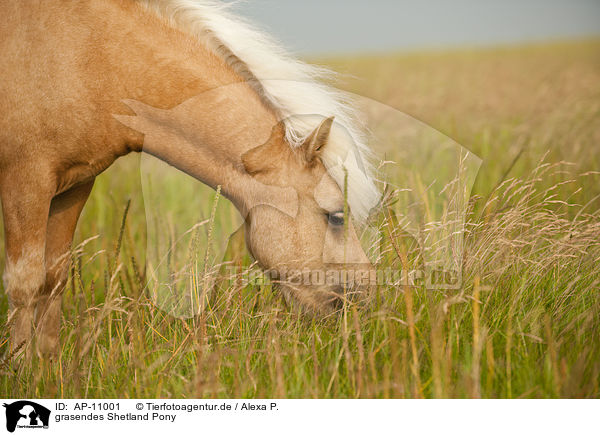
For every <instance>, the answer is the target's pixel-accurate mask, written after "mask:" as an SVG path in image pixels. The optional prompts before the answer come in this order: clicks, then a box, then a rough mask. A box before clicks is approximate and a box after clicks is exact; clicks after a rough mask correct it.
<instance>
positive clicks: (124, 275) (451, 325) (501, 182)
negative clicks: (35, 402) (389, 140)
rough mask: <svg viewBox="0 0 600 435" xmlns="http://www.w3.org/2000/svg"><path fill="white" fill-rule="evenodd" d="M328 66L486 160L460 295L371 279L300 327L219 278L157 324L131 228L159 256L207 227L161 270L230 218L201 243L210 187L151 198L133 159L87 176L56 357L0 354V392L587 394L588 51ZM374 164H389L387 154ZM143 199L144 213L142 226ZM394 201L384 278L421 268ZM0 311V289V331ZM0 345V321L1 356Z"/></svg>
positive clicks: (591, 308) (597, 97) (591, 156)
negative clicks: (333, 309) (372, 292)
mask: <svg viewBox="0 0 600 435" xmlns="http://www.w3.org/2000/svg"><path fill="white" fill-rule="evenodd" d="M328 63H329V64H330V65H332V66H333V67H334V68H336V69H338V70H340V71H343V72H351V73H352V74H353V75H355V76H358V77H361V79H360V80H354V81H352V82H349V83H347V84H346V85H345V87H346V88H347V89H348V90H350V91H353V92H355V93H357V94H360V95H365V96H367V97H370V98H373V99H375V100H379V101H382V102H383V103H386V104H389V105H390V106H393V107H395V108H396V109H398V110H400V111H402V112H405V113H408V114H410V115H411V116H414V117H415V118H417V119H421V120H423V121H425V122H426V123H427V124H429V125H431V126H432V127H434V128H435V129H437V130H439V131H441V132H442V133H444V134H445V135H447V136H449V137H451V138H453V139H454V140H456V141H457V142H458V143H460V144H462V145H464V146H465V147H467V148H468V149H470V150H472V151H473V152H475V153H476V154H478V155H479V156H480V157H481V158H482V159H483V165H482V168H481V170H480V171H479V173H478V175H477V178H476V180H475V184H474V188H473V197H472V198H471V201H470V203H469V210H470V211H469V215H468V217H467V225H466V234H465V250H464V269H463V278H464V283H463V286H462V288H461V289H460V290H426V289H424V288H421V287H416V288H415V287H411V288H407V287H404V286H402V285H387V286H381V287H379V293H378V295H377V296H378V297H377V298H376V302H375V303H374V306H373V307H371V309H363V308H361V307H359V306H354V305H348V306H347V307H346V309H345V310H344V312H343V313H342V315H340V316H337V317H333V318H329V319H325V320H315V319H310V318H306V317H302V316H299V315H297V314H295V313H293V312H290V310H289V309H288V308H287V307H286V305H285V303H284V301H283V300H282V297H281V296H280V295H279V294H278V293H277V292H275V291H273V289H272V288H271V286H270V285H268V284H255V283H250V284H247V283H245V282H244V281H242V280H241V279H240V277H239V276H237V275H236V274H227V273H225V274H221V276H220V278H219V279H218V281H217V287H216V289H215V290H214V291H213V293H212V294H211V295H210V298H209V305H208V306H207V307H206V309H204V310H203V312H202V314H201V315H199V316H197V317H194V318H191V319H179V318H175V317H172V316H170V315H169V314H168V313H166V312H164V311H162V310H161V309H159V308H157V307H156V306H155V305H154V303H153V300H152V298H150V294H149V292H148V291H146V290H145V284H144V283H145V282H146V280H147V279H148V276H147V270H145V269H144V266H143V265H144V264H145V263H146V262H148V264H155V263H153V262H155V261H156V258H157V257H159V255H158V254H156V253H153V252H151V250H150V249H149V250H146V246H147V241H148V237H149V236H148V234H147V232H146V223H147V220H146V219H148V222H149V223H150V227H152V225H159V226H160V225H164V227H161V228H159V229H158V230H157V231H155V232H153V233H152V234H155V235H157V236H156V238H151V239H150V243H148V246H155V245H160V246H163V247H164V246H169V245H170V244H172V243H173V239H174V236H173V235H175V234H181V233H182V232H183V231H184V230H185V229H186V228H190V227H191V226H192V225H193V224H194V223H195V222H199V221H204V220H208V222H207V223H206V224H204V225H203V226H201V227H199V229H198V231H197V232H196V233H189V234H188V235H187V236H186V237H185V238H183V239H182V240H181V244H182V246H185V247H186V248H185V249H181V250H178V251H177V252H178V253H179V254H180V255H182V258H179V259H178V258H172V259H170V261H172V262H173V263H177V262H181V261H185V258H184V257H186V255H187V253H188V252H190V251H189V250H188V247H189V246H190V245H192V246H196V247H195V248H194V249H195V250H197V251H198V252H197V254H196V255H195V258H200V260H203V258H204V256H205V249H206V246H205V244H206V242H207V241H209V240H210V241H212V242H213V243H212V244H211V246H212V249H213V250H214V251H215V252H217V251H219V250H220V249H221V248H222V247H223V241H224V240H225V239H226V237H227V236H228V234H229V232H230V231H233V230H235V229H236V225H237V224H238V222H237V221H236V220H235V218H234V217H233V213H232V211H231V206H230V205H228V204H227V203H226V202H225V201H223V200H220V201H219V202H218V208H217V210H218V211H217V215H216V216H217V218H216V219H215V221H214V228H213V234H212V235H211V236H208V232H209V228H210V227H211V226H213V225H212V224H211V221H210V216H211V210H212V207H213V201H212V198H214V195H215V193H214V192H212V191H210V190H206V188H202V187H198V186H197V184H193V183H192V184H190V183H189V181H186V180H185V177H184V176H178V175H175V174H173V173H171V172H169V173H168V174H167V176H166V177H167V178H168V181H169V182H168V183H166V182H165V183H166V184H165V185H164V186H162V187H164V189H165V191H164V192H165V193H163V195H159V196H157V197H152V195H150V196H149V195H148V192H145V193H146V195H142V185H141V183H140V177H139V169H138V168H139V156H130V157H127V158H125V159H122V160H120V161H119V162H117V164H115V165H114V166H113V167H111V168H110V169H109V170H108V171H107V172H106V173H105V174H103V175H101V176H100V177H99V178H98V180H97V183H96V185H95V187H94V192H93V194H92V197H91V199H90V201H89V202H88V204H87V206H86V209H85V211H84V214H83V216H82V218H81V220H80V223H79V227H78V230H77V236H76V238H77V241H76V246H78V248H76V249H74V252H73V258H74V261H73V265H72V268H71V273H70V278H69V282H68V284H67V288H66V290H65V296H64V321H63V329H62V334H61V335H62V351H61V356H60V359H59V360H58V361H57V362H54V363H48V362H46V361H40V360H37V359H34V361H33V365H32V366H31V367H19V366H18V365H16V364H14V362H13V361H4V362H3V363H2V364H1V365H0V396H7V397H89V398H109V397H174V398H193V397H249V398H261V397H288V398H300V397H315V398H317V397H318V398H346V397H348V398H355V397H377V398H387V397H484V398H517V397H528V398H529V397H531V398H533V397H539V398H547V397H548V398H550V397H595V398H598V397H599V396H600V339H599V337H600V292H599V291H598V288H599V284H600V268H599V267H598V264H600V242H599V239H598V234H600V216H599V207H598V204H599V200H598V195H599V194H600V182H599V181H600V175H599V174H597V173H594V172H590V171H593V170H594V169H596V168H598V167H600V166H599V164H600V157H599V154H598V152H597V150H598V139H600V137H599V136H600V130H599V129H598V125H599V121H600V117H599V115H600V113H599V112H600V43H598V42H594V41H591V42H582V43H569V44H555V45H551V46H531V47H523V48H510V49H508V48H507V49H504V48H503V49H494V50H477V51H460V52H452V53H428V54H407V55H395V56H386V57H373V58H349V59H335V60H329V61H328ZM383 133H384V134H385V130H384V131H383ZM390 134H391V130H390ZM379 151H383V152H385V155H386V158H387V159H390V160H394V159H396V160H398V161H404V160H405V159H404V158H405V155H404V154H403V152H404V151H403V150H402V149H399V148H394V147H389V148H384V149H380V150H379ZM566 161H568V162H571V164H567V163H564V162H566ZM427 170H429V171H433V172H434V173H440V171H442V172H443V170H445V168H428V169H427ZM426 175H427V174H423V177H426ZM402 176H403V177H404V175H402ZM403 180H404V179H396V180H390V181H394V182H396V183H398V184H401V183H402V182H403ZM155 187H156V186H155ZM156 192H157V193H160V192H161V191H160V189H159V190H157V191H156ZM201 197H203V198H205V199H204V201H201V200H200V199H199V198H201ZM149 198H152V199H151V200H149ZM206 198H208V200H207V199H206ZM144 200H146V201H147V204H145V205H146V207H147V208H149V209H150V210H154V211H156V210H158V213H157V215H156V216H158V217H156V216H154V217H153V216H152V215H151V214H149V215H148V218H146V214H145V213H144V208H145V207H144ZM128 201H131V203H130V207H129V210H128V214H127V216H126V219H125V225H124V226H122V221H123V215H124V211H125V209H126V207H127V204H128ZM195 201H197V202H195ZM400 203H401V202H397V203H396V204H395V205H392V206H391V208H390V213H387V214H382V216H380V217H379V223H380V224H381V226H382V228H383V231H384V234H386V238H385V240H384V249H383V250H382V251H383V254H382V257H383V265H385V266H386V267H392V268H395V269H397V270H399V269H401V268H402V267H406V266H403V262H408V264H407V266H408V267H415V266H416V265H417V264H418V262H419V261H420V258H419V255H418V253H415V249H414V248H415V245H414V240H413V239H411V238H410V237H406V234H405V233H402V232H401V231H399V230H398V229H397V228H396V226H395V225H394V218H393V216H394V215H396V216H397V215H399V214H401V213H402V211H403V210H402V208H401V207H399V204H400ZM442 209H443V204H442ZM441 211H443V210H438V213H440V212H441ZM392 212H393V213H392ZM96 235H97V236H98V237H97V238H95V239H93V240H88V241H87V242H85V243H84V244H83V245H82V243H83V242H84V241H85V240H87V239H88V238H90V237H92V236H96ZM153 237H154V236H153ZM119 240H120V241H121V242H120V243H119ZM194 243H196V245H194ZM392 248H397V250H396V249H392ZM219 252H220V251H219ZM229 255H230V256H233V258H235V261H234V264H236V265H237V267H239V270H240V271H247V269H248V268H251V267H252V266H251V264H250V260H249V258H248V257H247V256H245V257H243V253H242V251H241V248H240V247H239V243H238V244H235V243H234V244H233V245H232V247H231V248H230V252H229ZM213 256H214V257H215V258H217V257H218V255H217V254H216V253H214V255H213ZM217 261H218V259H217ZM0 263H2V264H3V259H2V258H0ZM199 266H200V269H199V270H200V271H201V273H199V279H202V277H203V274H204V270H205V269H204V264H203V262H202V261H200V263H199ZM209 266H211V267H212V265H209ZM211 267H208V269H207V270H209V269H211ZM196 285H200V284H196ZM6 313H7V300H6V296H5V295H4V293H3V292H2V296H0V324H5V322H6ZM7 339H8V330H7V328H2V330H1V331H0V346H1V347H0V351H3V350H5V349H6V347H7Z"/></svg>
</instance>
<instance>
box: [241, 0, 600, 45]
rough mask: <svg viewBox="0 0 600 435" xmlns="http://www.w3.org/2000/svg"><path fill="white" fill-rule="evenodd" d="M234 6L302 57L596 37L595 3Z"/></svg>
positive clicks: (255, 0) (398, 1) (311, 1)
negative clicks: (307, 55) (305, 55)
mask: <svg viewBox="0 0 600 435" xmlns="http://www.w3.org/2000/svg"><path fill="white" fill-rule="evenodd" d="M236 8H237V10H238V11H239V13H241V14H242V15H244V16H246V17H248V18H250V19H251V20H252V21H254V22H255V23H257V24H258V25H259V26H260V27H262V28H264V29H266V30H268V31H269V32H270V33H272V34H273V35H275V36H276V38H277V39H279V40H280V41H282V42H283V43H284V45H285V46H286V47H288V48H290V49H291V50H293V51H295V52H297V53H301V54H332V53H355V52H373V51H377V52H385V51H399V50H419V49H423V48H434V49H435V48H445V47H465V46H467V47H468V46H481V45H498V44H514V43H519V42H538V41H547V40H559V39H572V38H581V37H587V36H593V35H596V36H598V35H600V0H570V1H569V0H522V1H518V0H422V1H418V0H370V1H356V0H345V1H344V0H321V1H319V0H304V1H300V0H296V1H292V0H246V1H245V2H241V3H240V4H239V5H237V6H236Z"/></svg>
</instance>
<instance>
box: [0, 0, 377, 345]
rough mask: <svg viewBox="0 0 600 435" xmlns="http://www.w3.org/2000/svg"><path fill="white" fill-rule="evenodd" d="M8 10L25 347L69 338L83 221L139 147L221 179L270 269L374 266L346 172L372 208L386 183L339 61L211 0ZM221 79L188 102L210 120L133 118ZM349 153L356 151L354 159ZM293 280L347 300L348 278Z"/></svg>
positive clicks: (313, 306)
mask: <svg viewBox="0 0 600 435" xmlns="http://www.w3.org/2000/svg"><path fill="white" fill-rule="evenodd" d="M3 10H4V18H3V19H2V21H1V22H0V55H1V56H2V63H1V65H0V76H1V77H2V80H1V81H0V195H1V199H2V210H3V217H4V228H5V237H6V240H5V249H6V265H5V270H4V275H3V280H4V289H5V291H6V292H7V294H8V297H9V304H10V313H9V323H10V324H11V325H12V329H11V348H12V349H16V348H17V347H18V346H21V345H22V343H25V344H27V345H28V344H29V343H31V342H32V340H31V339H32V337H34V336H35V337H36V348H37V351H38V353H39V354H41V355H47V354H50V355H52V354H54V353H55V352H56V351H57V350H58V335H59V328H60V318H61V291H62V290H63V287H64V284H65V281H66V278H67V271H68V258H69V252H70V246H71V242H72V238H73V233H74V230H75V227H76V224H77V220H78V218H79V215H80V213H81V211H82V208H83V206H84V204H85V202H86V200H87V198H88V196H89V194H90V191H91V190H92V185H93V183H94V179H95V177H96V176H97V175H98V174H100V173H101V172H102V171H104V170H105V169H106V168H107V167H108V166H110V165H111V164H112V163H113V162H114V161H115V160H116V159H117V158H118V157H120V156H123V155H125V154H128V153H130V152H140V151H144V152H147V153H150V154H152V155H154V156H156V157H158V158H159V159H162V160H164V161H166V162H168V163H169V164H171V165H173V166H175V167H176V168H178V169H180V170H182V171H184V172H186V173H188V174H189V175H191V176H193V177H195V178H196V179H198V180H200V181H202V182H204V183H206V184H207V185H209V186H211V187H213V188H216V187H217V186H221V188H222V193H223V194H224V196H226V197H227V198H228V199H229V200H230V201H231V202H232V203H233V204H234V205H235V206H236V207H237V208H238V209H239V210H240V211H241V212H242V214H243V215H244V217H245V231H246V243H247V246H248V248H249V251H250V252H251V253H252V255H253V256H254V258H255V259H256V260H257V262H258V263H259V265H260V266H261V267H262V268H264V269H274V270H277V269H280V268H283V267H289V266H291V265H293V266H295V267H298V266H302V267H309V268H310V269H313V270H325V269H329V268H331V267H334V268H335V267H338V268H339V267H344V268H347V267H348V265H349V264H352V265H355V267H356V268H357V270H358V269H361V270H372V269H371V268H372V266H371V264H370V263H369V261H368V259H367V258H366V256H365V253H364V252H363V250H362V248H361V246H360V244H359V240H358V238H357V235H356V233H355V229H354V227H353V224H352V221H351V220H350V219H348V217H347V216H344V209H345V207H344V205H345V203H346V201H345V199H344V194H343V193H342V192H343V190H344V179H345V177H346V179H347V186H348V189H347V193H348V201H347V204H348V205H349V208H350V210H351V212H352V214H353V217H354V218H355V219H356V220H360V219H362V218H364V216H365V215H366V214H367V213H368V210H369V209H370V208H371V207H372V206H373V205H375V203H377V201H378V194H377V190H376V189H375V187H374V183H373V181H372V178H371V177H370V176H369V167H368V165H367V164H366V163H365V159H364V155H365V151H366V146H365V145H364V143H363V139H362V136H361V134H360V130H359V129H358V128H357V127H356V123H355V121H354V117H353V111H352V108H351V107H350V105H349V104H348V102H347V101H346V100H345V99H344V97H343V96H342V95H341V94H340V93H338V92H336V91H335V90H333V89H331V88H329V87H328V86H326V85H325V84H323V83H322V81H321V79H322V78H323V76H324V75H326V74H327V72H326V71H323V70H321V69H319V68H316V67H313V66H309V65H307V64H304V63H301V62H299V61H297V60H295V59H293V58H291V57H289V56H288V55H287V54H285V53H284V52H283V51H282V50H281V49H280V48H279V47H278V46H277V45H275V44H274V43H272V42H271V40H270V39H269V38H268V37H266V36H265V35H263V34H261V33H260V32H258V31H256V30H254V29H252V28H251V27H249V26H248V25H246V24H244V23H243V22H242V21H241V20H239V19H238V18H236V17H235V16H233V15H231V14H230V13H229V12H228V10H227V9H225V8H224V7H223V5H220V4H217V3H213V2H208V1H204V0H201V1H191V0H138V1H135V0H82V1H77V2H73V1H69V0H48V1H44V2H41V3H40V2H39V1H37V0H36V1H33V0H21V1H18V2H5V3H4V5H3ZM217 88H220V89H222V92H219V93H216V94H215V95H218V96H215V98H213V99H210V98H208V100H207V99H206V98H205V99H204V104H201V105H199V104H196V105H193V104H192V105H188V106H190V107H188V108H187V110H186V111H185V116H186V117H188V119H187V121H189V122H187V124H188V125H195V126H197V131H193V132H185V131H181V129H178V127H177V126H176V125H171V126H168V127H172V128H170V131H171V132H174V133H172V134H174V135H175V136H177V137H175V136H173V137H172V138H173V139H175V140H173V141H170V140H164V141H161V140H159V141H151V142H150V143H148V141H146V143H145V142H144V134H143V132H141V131H140V130H139V129H135V128H132V126H133V124H135V122H134V121H132V118H133V116H132V115H137V116H139V115H140V114H139V113H138V109H139V107H141V105H142V104H143V105H144V107H152V108H157V110H159V111H160V110H161V109H165V110H166V109H170V108H173V107H175V106H177V105H180V104H181V103H182V102H185V101H193V98H194V97H196V96H198V95H208V96H210V95H211V93H210V92H209V91H211V90H214V89H217ZM126 103H127V104H126ZM132 109H133V112H132ZM134 112H135V113H134ZM298 114H299V115H306V114H321V115H324V116H323V118H325V119H324V120H322V121H321V122H320V123H319V122H314V117H303V116H300V117H295V116H292V115H298ZM333 117H335V123H334V122H332V120H333ZM323 118H321V119H323ZM145 122H146V123H147V124H148V123H149V124H150V125H153V124H155V125H156V126H160V127H161V128H163V127H164V126H165V125H164V124H165V123H168V121H166V120H164V119H160V117H158V118H156V117H152V116H149V117H147V118H145ZM336 126H337V127H336ZM338 127H339V128H338ZM191 138H200V139H199V140H197V141H196V140H195V139H191ZM349 155H350V156H351V158H350V159H348V158H347V157H348V156H349ZM347 161H350V162H354V165H346V166H347V167H346V169H343V168H342V166H343V165H342V163H344V162H347ZM357 162H358V163H357ZM345 174H347V176H346V175H345ZM256 204H263V205H264V204H267V205H268V204H276V205H281V207H278V206H275V207H269V206H262V205H261V206H256ZM287 206H290V207H287ZM286 207H287V208H286ZM282 208H284V209H287V210H292V211H293V212H292V213H283V212H282V211H281V209H282ZM290 214H291V215H290ZM342 228H344V230H342ZM325 240H326V243H324V241H325ZM342 253H343V254H342ZM324 259H327V261H325V260H324ZM330 263H331V264H330ZM342 263H343V264H342ZM332 264H333V266H332ZM340 264H341V266H340ZM347 276H350V275H347ZM343 284H344V287H345V286H351V285H354V287H355V288H358V290H364V288H363V287H365V285H364V283H362V284H360V285H359V284H357V283H355V282H351V281H350V282H344V283H343ZM281 289H282V291H283V292H284V294H285V296H286V299H290V300H294V301H296V302H295V303H299V304H300V305H301V306H302V307H304V308H305V309H306V310H308V311H312V312H317V313H324V312H329V311H330V310H331V309H332V308H334V307H335V302H336V296H339V295H340V294H341V292H342V286H340V285H319V286H314V285H309V284H306V283H300V284H294V285H291V284H289V285H286V283H285V282H284V283H283V284H282V285H281ZM34 331H35V335H34Z"/></svg>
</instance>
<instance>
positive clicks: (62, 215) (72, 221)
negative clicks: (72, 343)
mask: <svg viewBox="0 0 600 435" xmlns="http://www.w3.org/2000/svg"><path fill="white" fill-rule="evenodd" d="M93 185H94V182H93V181H91V182H89V183H86V184H83V185H80V186H77V187H74V188H72V189H71V190H68V191H67V192H64V193H62V194H60V195H58V196H56V197H55V198H54V199H53V200H52V203H51V204H50V215H49V218H48V227H47V231H46V255H45V259H46V280H45V284H44V287H43V289H42V293H41V294H40V296H39V297H38V300H37V303H36V308H35V324H36V334H35V335H36V337H35V338H36V348H37V352H38V354H39V355H40V356H53V355H56V354H57V353H58V345H59V340H58V338H59V332H60V320H61V314H62V311H61V305H62V292H63V290H64V287H65V283H66V280H67V271H68V268H69V263H70V250H71V243H72V241H73V233H74V232H75V228H76V226H77V221H78V219H79V215H80V214H81V210H82V209H83V206H84V205H85V202H86V201H87V199H88V197H89V194H90V192H91V190H92V186H93Z"/></svg>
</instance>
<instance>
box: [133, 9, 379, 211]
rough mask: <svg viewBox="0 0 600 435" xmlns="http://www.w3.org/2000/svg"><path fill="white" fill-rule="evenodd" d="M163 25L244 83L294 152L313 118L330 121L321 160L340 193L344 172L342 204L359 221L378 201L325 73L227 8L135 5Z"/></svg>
mask: <svg viewBox="0 0 600 435" xmlns="http://www.w3.org/2000/svg"><path fill="white" fill-rule="evenodd" d="M136 1H137V3H139V4H140V5H141V6H143V7H145V8H146V9H148V10H150V11H153V12H155V13H156V14H158V15H159V16H161V17H162V18H164V19H165V20H167V22H168V23H169V24H170V25H171V26H173V27H176V28H178V29H180V30H182V31H184V32H186V33H189V34H191V35H194V36H195V37H197V38H198V40H199V41H200V42H201V43H203V44H205V45H206V46H207V47H208V48H209V49H211V50H212V51H213V52H215V53H216V54H218V55H219V56H220V57H221V58H222V59H223V60H224V61H225V62H227V64H228V65H229V66H230V67H231V68H233V69H234V70H235V71H236V72H237V73H238V74H240V75H241V76H242V77H243V78H244V79H246V80H247V81H248V83H250V85H251V86H252V87H253V88H254V89H255V90H256V92H258V93H259V95H260V96H261V97H262V98H263V100H264V101H265V102H266V103H267V104H269V105H270V107H272V108H273V110H275V112H276V113H277V115H278V116H279V117H280V119H283V120H284V124H285V127H286V139H287V141H288V142H289V144H290V146H292V147H296V146H298V145H299V144H300V143H302V140H303V139H304V138H305V137H306V136H307V135H308V134H309V133H310V132H311V131H312V130H313V129H314V128H315V127H316V126H317V123H318V122H319V121H318V120H316V119H315V118H314V117H310V116H298V115H315V114H318V115H322V116H335V121H336V124H337V128H334V129H333V130H332V134H331V136H330V141H329V144H328V146H327V147H326V148H325V150H324V153H323V156H322V159H323V163H324V164H325V166H326V168H327V169H328V172H329V173H330V174H331V176H332V177H333V178H334V179H335V181H336V182H337V183H338V185H339V186H340V187H341V188H343V186H344V178H345V172H344V168H345V169H346V171H347V173H348V202H349V205H350V208H351V210H352V213H353V215H354V216H355V217H356V218H357V219H358V220H361V221H362V220H363V219H364V218H365V217H366V216H367V215H368V213H369V210H370V209H371V208H373V207H374V206H375V205H376V204H377V202H378V201H379V193H378V190H377V188H376V187H375V183H374V179H373V176H372V173H373V170H372V166H371V164H370V163H369V160H370V158H369V157H370V150H369V148H368V147H367V144H366V139H365V134H364V132H363V129H362V127H361V124H360V122H359V119H358V116H357V115H358V114H357V113H356V111H355V109H354V107H353V104H352V101H351V99H350V98H349V97H348V95H347V94H345V93H343V92H341V91H339V90H337V89H335V88H333V87H331V86H329V85H327V84H326V83H327V81H328V80H330V79H331V78H332V76H333V75H334V74H333V73H332V72H331V71H330V70H328V69H326V68H322V67H318V66H315V65H310V64H307V63H304V62H302V61H300V60H298V59H295V58H294V57H292V56H291V55H290V54H288V53H287V52H286V51H285V50H284V49H283V48H282V47H281V46H280V45H279V44H278V43H277V42H275V41H274V40H273V39H272V38H271V37H270V36H269V35H267V34H265V33H264V32H261V31H259V30H257V29H256V28H254V27H253V26H252V25H251V24H249V23H248V22H246V21H245V20H244V19H243V18H241V17H239V16H236V15H235V14H234V13H232V11H231V4H223V3H220V2H216V1H212V0H136Z"/></svg>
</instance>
